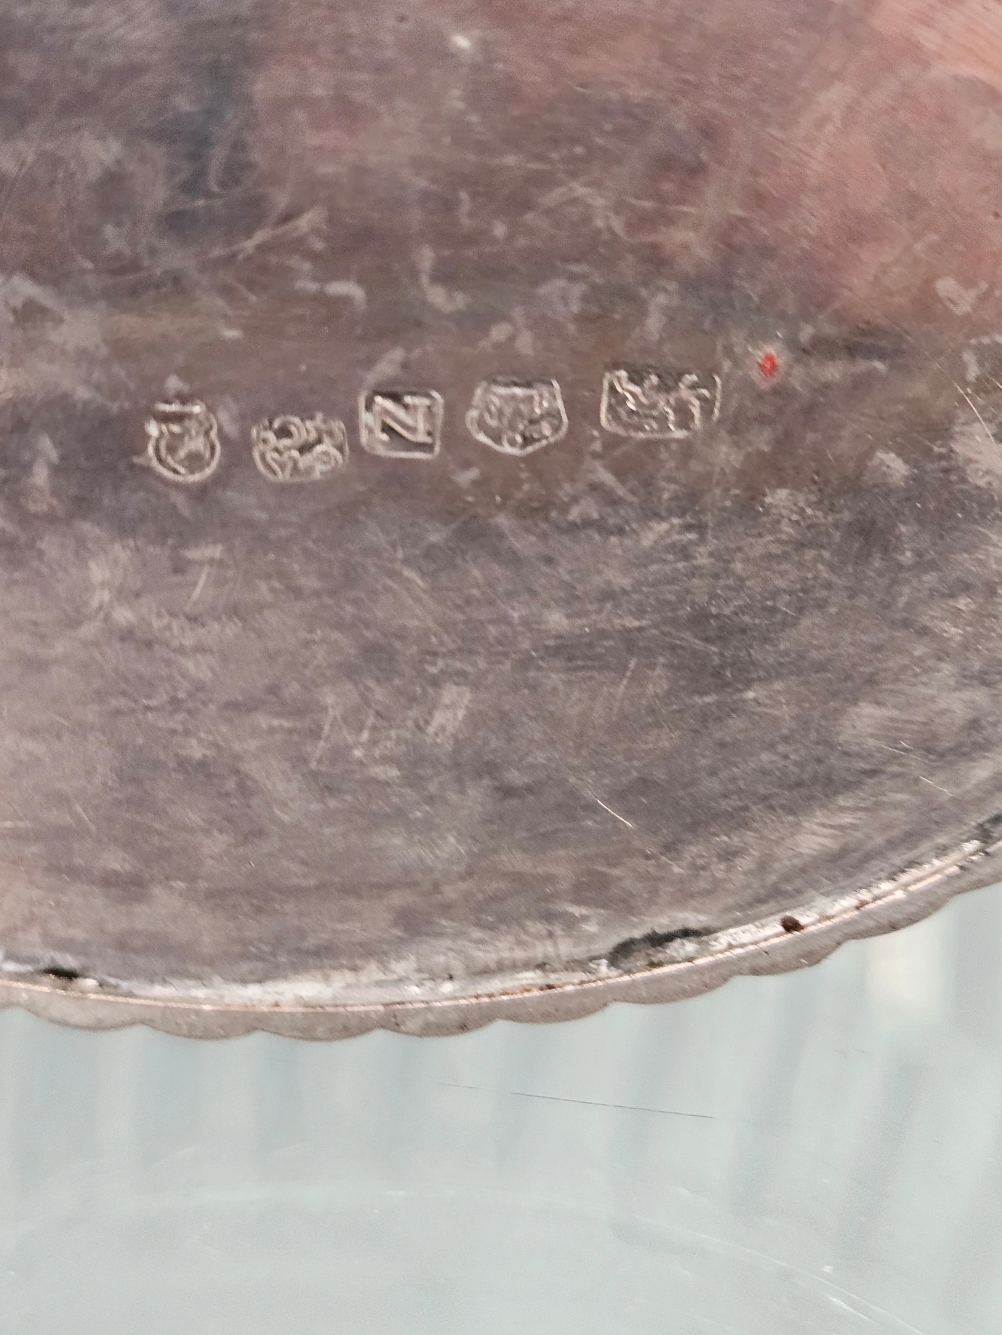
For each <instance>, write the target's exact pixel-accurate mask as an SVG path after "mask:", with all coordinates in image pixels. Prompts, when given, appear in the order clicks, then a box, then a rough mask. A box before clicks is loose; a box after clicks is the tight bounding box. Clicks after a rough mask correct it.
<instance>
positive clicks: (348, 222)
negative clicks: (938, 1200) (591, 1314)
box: [0, 0, 1002, 1036]
mask: <svg viewBox="0 0 1002 1335" xmlns="http://www.w3.org/2000/svg"><path fill="white" fill-rule="evenodd" d="M1000 165H1002V11H1000V10H999V9H998V8H997V7H995V6H989V5H986V4H982V3H975V0H970V2H969V3H961V4H956V5H943V4H938V3H937V4H933V3H929V0H847V2H846V3H835V0H716V2H715V3H711V4H706V5H696V6H691V5H685V4H682V3H675V2H674V0H667V2H666V0H658V3H646V2H644V0H573V2H572V3H569V4H566V5H564V6H563V7H561V8H560V9H559V11H552V12H551V11H547V12H546V13H544V12H543V11H542V10H541V8H540V6H539V5H538V4H535V3H533V4H529V3H522V0H494V2H491V0H478V2H477V3H458V2H457V3H447V2H446V0H434V3H422V4H421V5H409V4H391V3H388V0H373V2H372V3H367V4H365V5H362V4H333V3H326V2H324V3H321V2H320V0H272V2H271V3H264V2H261V3H257V2H254V0H189V2H187V3H183V4H176V3H173V0H125V2H124V3H122V2H121V0H94V2H93V3H90V4H85V5H79V4H75V3H70V0H45V3H41V2H40V0H2V3H0V271H2V276H0V468H2V470H3V472H2V483H3V486H2V494H0V503H2V504H0V576H2V578H0V626H2V629H3V634H2V636H0V692H2V695H0V698H2V700H3V708H4V716H3V718H4V727H3V733H2V739H0V835H2V850H0V857H2V866H0V885H2V897H0V948H2V952H3V963H2V981H0V987H2V988H3V989H5V995H6V996H7V997H8V998H9V999H10V1000H12V1001H18V1002H21V1003H23V1004H25V1005H28V1006H30V1007H31V1008H33V1009H35V1010H38V1011H40V1012H43V1013H45V1014H49V1015H52V1016H54V1017H57V1018H60V1019H66V1020H70V1021H72V1022H76V1023H84V1024H92V1025H110V1024H119V1023H125V1022H128V1021H130V1020H134V1019H143V1020H144V1021H146V1022H148V1023H153V1024H156V1025H159V1026H161V1027H164V1028H171V1029H175V1030H178V1031H181V1032H191V1033H199V1034H214V1033H229V1032H238V1031H241V1030H243V1029H247V1028H253V1027H266V1028H271V1029H275V1030H280V1031H282V1032H292V1033H302V1034H310V1035H317V1036H321V1035H336V1034H344V1033H352V1032H358V1031H359V1030H361V1029H365V1028H370V1027H372V1026H373V1025H386V1026H391V1027H397V1028H403V1029H407V1030H410V1031H414V1032H424V1031H434V1032H443V1031H450V1030H455V1029H461V1028H466V1027H469V1026H471V1025H476V1024H479V1023H484V1022H485V1021H486V1020H488V1019H490V1018H493V1017H494V1016H496V1015H499V1014H507V1015H511V1016H513V1017H515V1016H517V1017H519V1018H527V1019H548V1018H554V1017H557V1016H561V1015H569V1014H577V1013H581V1012H583V1011H587V1010H593V1009H595V1008H597V1007H599V1006H601V1005H602V1004H604V1002H606V1001H608V1000H612V999H615V998H620V999H625V998H630V999H636V1000H652V999H658V998H664V997H672V996H679V995H685V994H689V993H692V992H694V991H698V990H700V989H702V988H705V987H708V986H712V985H713V984H715V983H717V982H719V981H721V980H722V979H724V978H726V977H728V976H730V975H731V974H733V973H734V972H737V971H762V970H772V969H782V968H790V967H794V966H795V965H797V964H801V963H807V962H810V961H812V960H815V959H817V958H819V957H820V956H821V955H823V954H824V953H826V952H827V951H828V950H830V949H831V948H833V946H834V945H836V944H837V943H838V942H839V941H840V940H842V939H844V938H845V937H847V936H850V935H858V934H861V933H865V932H872V931H881V930H885V929H887V928H889V927H893V926H896V925H900V924H901V923H903V922H906V921H910V920H912V919H913V918H915V917H918V916H921V914H923V913H925V912H928V911H929V910H930V909H932V908H933V907H935V906H936V905H937V904H939V903H940V902H942V900H943V899H944V898H946V897H947V896H948V895H949V894H951V893H953V892H954V891H955V890H957V889H960V888H963V887H965V886H970V885H975V884H983V883H986V882H988V881H990V880H993V879H997V878H998V875H999V872H998V867H997V863H996V860H994V859H993V857H992V852H993V850H994V847H995V846H996V843H997V841H998V831H999V829H1000V828H1002V827H1000V825H999V819H998V813H999V811H1000V809H1002V794H1000V788H1002V785H1000V781H999V779H1000V764H1002V713H1000V711H999V709H998V699H999V687H1000V684H1002V674H1000V669H999V663H1000V662H1002V635H1000V626H999V617H998V610H999V593H998V571H999V567H1000V560H1002V542H1000V539H1002V523H1000V514H999V497H1000V492H1002V446H1000V444H999V440H1000V436H999V430H1000V423H1002V313H1000V309H999V308H1000V287H999V274H998V269H999V259H1000V253H1002V250H1000V242H1002V196H1000V195H999V187H998V179H999V167H1000ZM288 482H295V483H296V485H294V486H286V485H284V484H285V483H288Z"/></svg>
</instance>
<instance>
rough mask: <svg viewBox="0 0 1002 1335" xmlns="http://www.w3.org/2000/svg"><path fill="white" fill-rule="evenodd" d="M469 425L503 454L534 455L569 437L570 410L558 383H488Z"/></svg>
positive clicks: (469, 416)
mask: <svg viewBox="0 0 1002 1335" xmlns="http://www.w3.org/2000/svg"><path fill="white" fill-rule="evenodd" d="M466 425H467V427H468V429H469V431H470V434H471V435H472V436H474V437H475V439H477V440H479V441H482V442H483V443H484V444H485V445H489V446H490V447H491V449H492V450H498V451H499V452H500V453H501V454H516V455H523V454H532V452H533V451H534V450H541V449H542V448H543V446H544V445H552V444H554V442H556V441H558V440H561V439H563V437H564V436H565V435H566V434H567V410H566V409H565V407H564V400H563V396H562V395H561V393H560V386H559V385H558V384H557V382H556V381H555V380H532V381H520V380H485V381H483V382H482V383H481V384H479V385H478V386H477V388H476V392H475V393H474V395H473V402H472V404H471V405H470V409H469V411H468V412H467V414H466Z"/></svg>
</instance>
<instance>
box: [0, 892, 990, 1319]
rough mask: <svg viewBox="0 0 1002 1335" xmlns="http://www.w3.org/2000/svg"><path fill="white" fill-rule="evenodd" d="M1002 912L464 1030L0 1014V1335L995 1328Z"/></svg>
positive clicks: (956, 908) (960, 910)
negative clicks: (171, 1025)
mask: <svg viewBox="0 0 1002 1335" xmlns="http://www.w3.org/2000/svg"><path fill="white" fill-rule="evenodd" d="M1000 928H1002V889H1000V888H995V889H992V890H987V891H980V892H978V893H975V894H973V895H969V896H966V897H965V898H962V899H961V900H959V901H957V902H956V903H954V904H953V905H951V906H950V907H949V908H947V909H946V910H945V911H943V912H942V913H940V914H939V915H938V916H937V917H935V918H933V919H931V920H929V921H928V922H925V923H922V924H919V925H918V926H917V927H913V928H910V929H908V930H907V931H905V932H900V933H897V934H896V935H894V936H890V937H884V938H881V939H879V940H875V941H868V942H858V943H853V944H851V945H848V946H845V947H843V948H842V949H841V950H839V951H838V952H837V953H836V954H835V955H834V956H833V957H832V958H831V959H829V960H827V961H826V962H825V963H823V964H822V965H820V966H818V967H817V968H815V969H811V970H807V971H803V972H800V973H797V974H790V975H786V976H783V977H778V978H748V979H737V980H735V981H733V982H731V983H729V984H728V985H727V986H726V987H724V988H723V989H721V990H720V991H718V992H715V993H712V994H710V995H708V996H705V997H701V998H698V999H696V1000H694V1001H688V1002H682V1003H677V1004H675V1005H673V1006H664V1007H651V1008H646V1007H623V1006H617V1007H613V1008H611V1009H609V1010H606V1011H605V1012H603V1013H602V1014H600V1015H597V1016H594V1017H592V1018H590V1019H587V1020H581V1021H577V1022H574V1023H571V1024H566V1025H562V1026H555V1027H552V1026H551V1027H539V1028H537V1027H533V1026H524V1027H523V1026H517V1025H511V1024H498V1025H494V1026H492V1027H491V1028H489V1029H485V1030H481V1031H479V1032H478V1033H475V1034H470V1035H466V1036H464V1037H461V1038H448V1039H413V1038H405V1037H400V1036H396V1035H390V1034H383V1033H379V1034H371V1035H367V1036H366V1037H364V1038H359V1039H353V1040H349V1041H347V1042H342V1043H335V1044H330V1045H319V1044H316V1045H314V1044H305V1043H296V1042H293V1041H291V1040H284V1039H277V1038H272V1037H268V1036H262V1035H257V1036H254V1037H252V1038H247V1039H240V1040H236V1041H232V1042H226V1043H196V1042H192V1041H186V1040H180V1039H174V1038H168V1037H165V1036H163V1035H159V1034H154V1033H150V1032H148V1031H145V1030H141V1029H133V1030H124V1031H120V1032H118V1033H112V1034H102V1035H96V1034H86V1033H75V1032H71V1031H68V1030H61V1029H58V1028H56V1027H54V1026H51V1025H48V1024H45V1023H42V1022H41V1021H37V1020H34V1019H32V1018H30V1017H28V1016H25V1015H22V1014H20V1013H13V1012H7V1013H4V1014H2V1015H0V1062H2V1065H0V1072H2V1084H0V1244H2V1250H0V1260H2V1269H0V1331H2V1332H3V1335H29V1333H30V1335H56V1333H57V1332H58V1335H67V1332H72V1335H91V1333H92V1332H94V1333H95V1335H96V1333H97V1332H101V1335H188V1333H189V1332H191V1333H192V1335H224V1332H225V1335H231V1333H235V1332H239V1335H265V1332H267V1335H320V1332H323V1333H324V1335H333V1333H334V1332H337V1335H342V1332H343V1333H345V1335H347V1333H348V1332H365V1333H368V1332H373V1333H375V1332H379V1335H392V1333H393V1332H401V1333H404V1332H406V1335H424V1332H429V1335H430V1332H436V1333H437V1335H452V1332H456V1335H460V1333H461V1332H462V1333H463V1335H467V1333H469V1335H480V1333H481V1332H484V1333H487V1332H489V1333H490V1335H494V1333H495V1332H497V1333H498V1335H501V1333H502V1332H503V1333H504V1335H508V1333H509V1332H510V1333H511V1335H514V1333H515V1332H518V1335H537V1332H538V1333H539V1335H543V1333H544V1332H545V1335H563V1333H564V1332H574V1335H590V1332H598V1331H603V1332H610V1331H612V1332H619V1331H624V1332H626V1331H629V1332H639V1333H641V1335H645V1333H646V1332H652V1333H653V1332H658V1335H726V1333H730V1332H734V1333H735V1335H856V1333H857V1332H858V1333H859V1335H864V1332H865V1333H866V1335H877V1333H878V1332H885V1331H886V1332H894V1333H895V1335H909V1333H914V1332H920V1333H921V1335H973V1333H974V1332H977V1333H978V1335H981V1332H984V1333H985V1335H989V1333H990V1332H991V1333H994V1332H998V1331H999V1330H1002V1172H1000V1155H1002V931H1000Z"/></svg>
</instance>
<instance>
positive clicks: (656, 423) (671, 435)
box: [599, 367, 722, 440]
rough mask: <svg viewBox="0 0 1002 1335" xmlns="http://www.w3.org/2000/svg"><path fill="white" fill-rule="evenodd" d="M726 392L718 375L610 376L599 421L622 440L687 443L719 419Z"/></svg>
mask: <svg viewBox="0 0 1002 1335" xmlns="http://www.w3.org/2000/svg"><path fill="white" fill-rule="evenodd" d="M721 389H722V382H721V379H720V376H719V375H701V374H700V373H699V372H698V371H659V370H655V369H654V368H651V367H642V368H639V369H633V370H628V369H626V368H620V369H618V370H615V371H607V372H606V374H605V377H604V379H603V381H602V401H601V406H600V408H599V420H600V422H601V424H602V427H603V428H604V429H605V430H606V431H611V432H612V433H613V434H614V435H617V436H632V437H634V438H635V439H638V440H642V439H647V440H657V439H664V440H683V439H685V437H686V436H692V435H695V434H697V433H698V432H700V431H701V430H702V429H703V427H704V426H705V425H706V423H707V422H708V421H711V422H715V421H716V420H717V418H718V417H719V416H720V396H721Z"/></svg>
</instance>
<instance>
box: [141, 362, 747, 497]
mask: <svg viewBox="0 0 1002 1335" xmlns="http://www.w3.org/2000/svg"><path fill="white" fill-rule="evenodd" d="M721 388H722V386H721V379H720V376H719V375H706V374H702V373H700V372H697V371H668V370H657V369H655V368H651V367H645V368H640V369H635V368H633V369H626V368H621V369H618V370H613V371H608V372H607V373H606V375H605V377H604V379H603V381H602V398H601V404H600V408H599V421H600V424H601V426H602V429H603V430H605V431H609V432H612V433H613V434H614V435H619V436H629V437H633V438H634V439H637V440H681V439H684V438H686V437H688V436H692V435H694V434H696V433H698V432H699V431H701V430H702V429H703V428H704V427H705V426H706V425H707V423H709V422H715V421H716V420H717V418H718V417H719V416H720V400H721ZM444 416H445V403H444V401H443V399H442V396H441V395H440V394H438V393H436V392H435V390H430V389H379V390H371V391H369V392H368V393H365V394H362V395H361V396H360V397H359V403H358V430H359V439H360V440H361V443H362V448H363V449H364V450H366V451H367V452H368V453H369V454H376V455H382V456H383V457H384V458H388V459H434V458H435V457H436V455H437V454H438V452H439V448H440V446H441V440H442V421H443V418H444ZM465 422H466V427H467V429H468V430H469V432H470V434H471V435H472V436H473V438H474V439H475V440H478V441H480V442H481V444H483V445H487V446H489V447H490V448H491V449H493V450H497V451H498V452H499V453H500V454H507V455H513V456H515V457H517V458H522V457H524V456H525V455H528V454H533V453H534V452H535V451H536V450H541V449H542V448H543V447H544V446H546V445H553V444H555V443H556V442H557V441H559V440H562V439H563V437H564V436H565V435H566V434H567V429H568V418H567V410H566V408H565V407H564V399H563V394H562V393H561V389H560V385H559V384H558V383H557V381H556V380H532V381H515V380H485V381H484V382H483V383H481V384H480V385H478V386H477V389H476V391H475V393H474V395H473V401H472V403H471V404H470V407H469V409H468V411H467V413H466V416H465ZM250 434H251V454H252V456H253V459H254V462H255V464H256V465H257V467H258V469H259V471H260V472H261V473H262V474H263V475H264V476H265V477H266V478H268V480H269V481H271V482H321V481H323V480H325V479H327V478H330V477H332V476H333V475H334V474H336V473H339V472H340V471H341V470H342V469H343V468H344V467H345V465H346V464H347V462H348V432H347V429H346V427H345V424H344V422H342V421H341V420H340V419H339V418H334V417H328V416H326V415H325V414H323V413H314V414H313V416H311V417H297V416H292V415H290V414H282V415H280V416H277V417H269V418H266V419H265V420H264V421H261V422H258V423H257V425H256V426H254V427H253V428H252V429H251V433H250ZM221 456H222V446H221V444H220V439H219V425H218V423H217V421H216V418H215V416H214V414H213V413H212V412H211V411H210V410H209V408H208V407H207V406H206V405H205V404H204V403H203V402H201V401H200V400H196V399H191V400H181V399H177V400H172V401H170V402H163V403H157V404H155V405H154V408H153V411H152V413H151V414H150V416H149V417H148V418H147V420H146V451H145V453H144V454H143V455H142V456H141V457H140V458H139V459H137V461H136V462H137V463H143V464H147V465H149V466H150V467H151V468H153V469H154V470H155V472H157V473H158V474H159V475H160V476H161V477H165V478H167V479H169V480H170V481H171V482H189V483H191V482H203V481H205V479H206V478H208V477H210V476H211V475H212V473H214V472H215V470H216V468H217V467H218V465H219V460H220V458H221Z"/></svg>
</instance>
